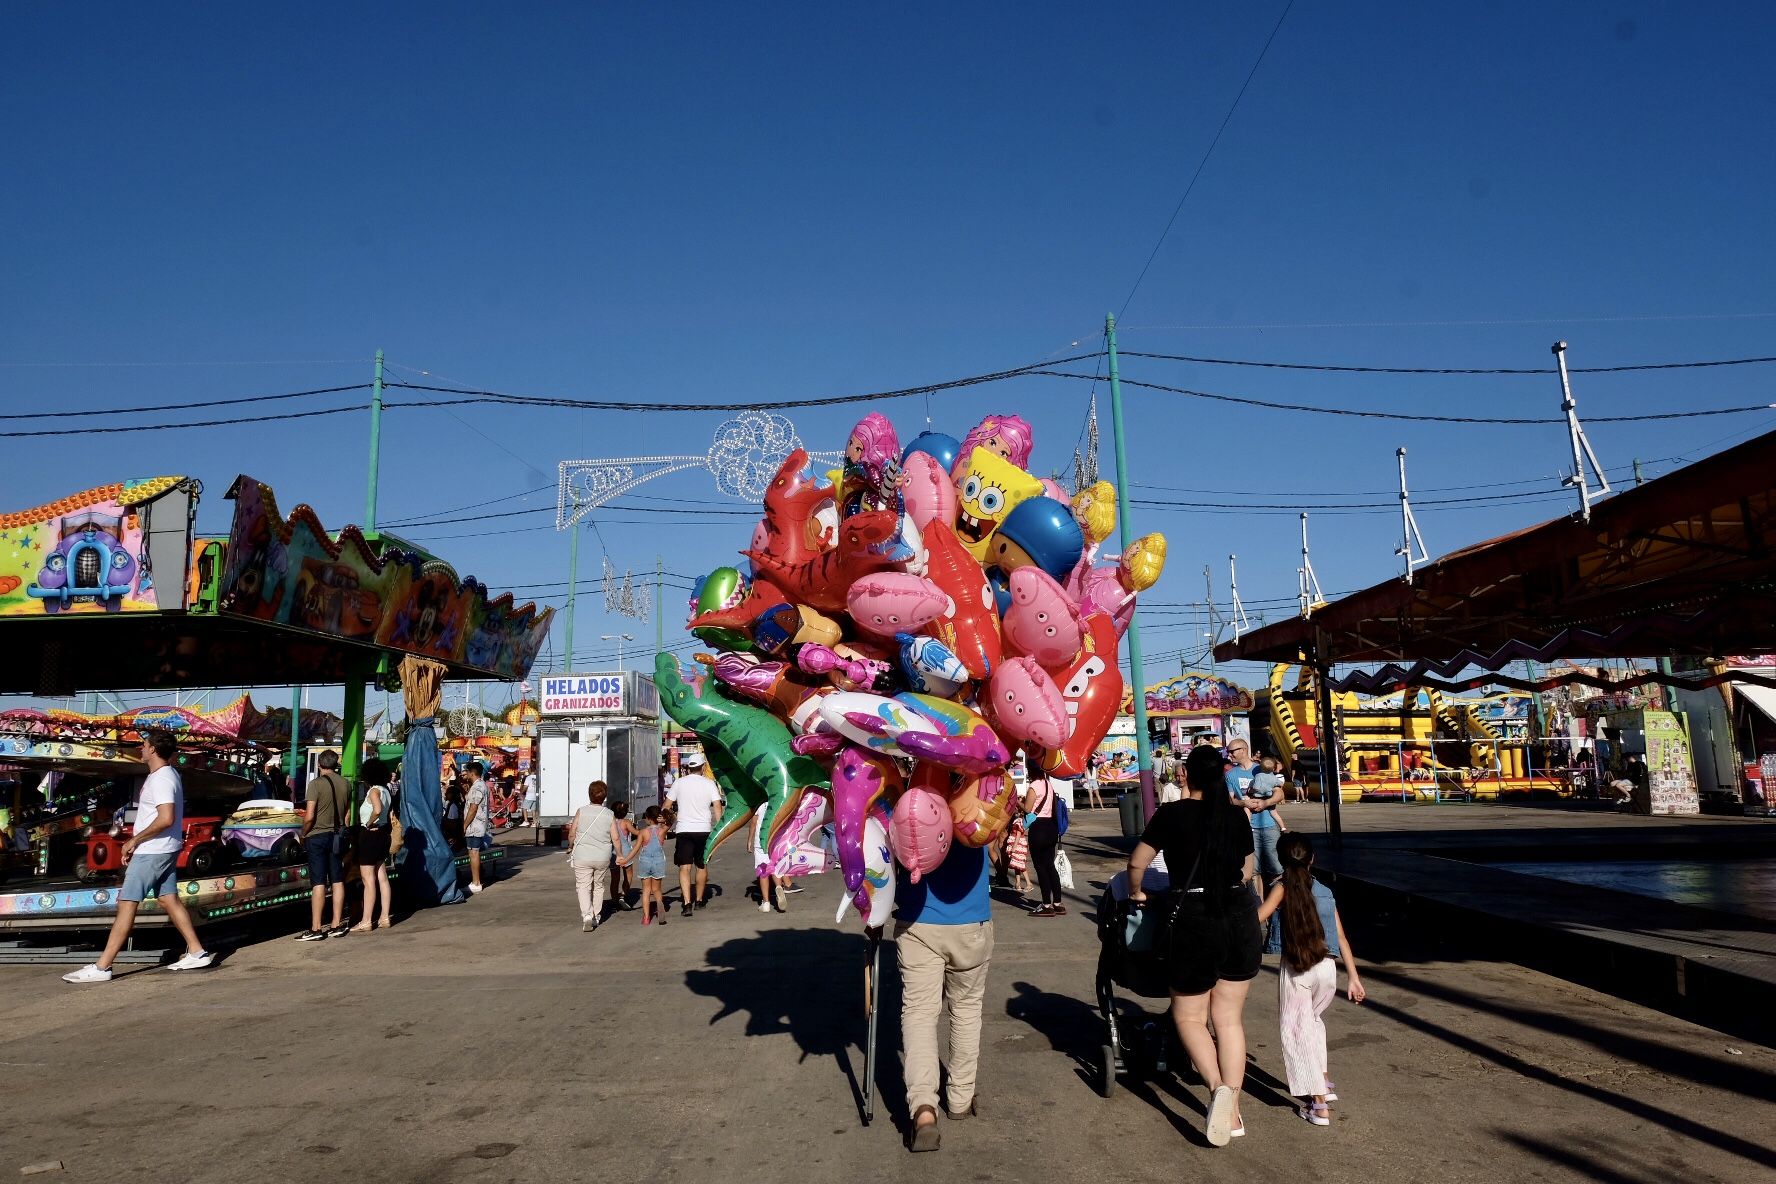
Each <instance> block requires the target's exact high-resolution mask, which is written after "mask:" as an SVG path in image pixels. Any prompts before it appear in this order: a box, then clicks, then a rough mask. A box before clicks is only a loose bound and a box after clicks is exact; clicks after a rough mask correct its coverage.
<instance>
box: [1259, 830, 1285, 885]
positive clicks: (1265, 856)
mask: <svg viewBox="0 0 1776 1184" xmlns="http://www.w3.org/2000/svg"><path fill="white" fill-rule="evenodd" d="M1282 833H1283V832H1282V828H1281V827H1275V826H1254V827H1253V828H1252V852H1253V854H1255V855H1256V856H1257V857H1258V874H1259V875H1260V876H1262V877H1263V878H1264V880H1265V882H1266V883H1268V882H1269V881H1271V880H1274V879H1276V878H1277V877H1278V876H1280V875H1282V874H1283V864H1282V861H1281V860H1279V859H1278V858H1277V839H1278V838H1279V837H1280V836H1281V835H1282Z"/></svg>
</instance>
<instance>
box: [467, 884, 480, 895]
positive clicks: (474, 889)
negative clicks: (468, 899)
mask: <svg viewBox="0 0 1776 1184" xmlns="http://www.w3.org/2000/svg"><path fill="white" fill-rule="evenodd" d="M481 888H482V885H480V884H470V885H469V895H470V896H473V895H475V893H477V892H479V891H481Z"/></svg>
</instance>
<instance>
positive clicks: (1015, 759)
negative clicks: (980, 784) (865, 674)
mask: <svg viewBox="0 0 1776 1184" xmlns="http://www.w3.org/2000/svg"><path fill="white" fill-rule="evenodd" d="M1005 775H1006V776H1007V777H1009V778H1010V779H1011V800H1012V801H1014V802H1017V803H1018V805H1019V807H1020V808H1021V807H1022V805H1023V801H1024V798H1025V796H1026V795H1027V794H1028V793H1029V789H1030V766H1029V763H1028V761H1027V760H1026V759H1025V757H1024V751H1023V749H1021V748H1020V749H1018V751H1017V752H1016V753H1014V754H1013V755H1012V758H1011V765H1010V766H1009V767H1008V768H1007V769H1006V771H1005ZM1010 838H1011V830H1010V828H1009V827H1007V828H1005V829H1003V830H1001V831H1000V832H999V833H998V834H997V835H995V836H994V838H993V873H994V881H995V882H996V883H997V884H998V885H999V886H1000V887H1001V888H1010V887H1012V882H1011V864H1010V855H1009V854H1008V852H1007V850H1006V844H1007V842H1008V841H1009V840H1010Z"/></svg>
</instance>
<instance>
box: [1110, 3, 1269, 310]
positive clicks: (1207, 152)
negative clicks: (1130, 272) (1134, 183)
mask: <svg viewBox="0 0 1776 1184" xmlns="http://www.w3.org/2000/svg"><path fill="white" fill-rule="evenodd" d="M1294 7H1295V0H1289V2H1288V3H1287V4H1285V5H1283V15H1281V16H1279V17H1277V23H1276V26H1275V27H1274V28H1272V29H1271V31H1270V36H1268V37H1266V38H1265V39H1264V48H1262V49H1260V50H1259V51H1258V57H1257V58H1256V59H1255V60H1254V61H1253V62H1252V68H1251V69H1250V70H1248V71H1246V80H1245V81H1244V82H1242V83H1240V88H1239V93H1238V94H1236V95H1234V96H1233V102H1232V103H1231V104H1229V105H1228V108H1227V114H1226V115H1224V116H1222V117H1221V126H1220V127H1218V128H1216V129H1215V137H1214V139H1212V140H1210V141H1209V146H1208V148H1206V149H1204V151H1203V154H1202V159H1201V160H1199V161H1197V162H1196V171H1195V172H1194V173H1192V174H1190V183H1189V184H1188V185H1186V186H1184V196H1182V197H1180V198H1179V199H1178V204H1177V205H1176V206H1174V207H1173V208H1172V216H1171V217H1170V218H1167V219H1166V224H1165V229H1164V230H1162V231H1160V232H1159V241H1158V242H1156V243H1154V244H1153V250H1152V251H1150V252H1148V254H1147V262H1145V263H1143V264H1142V265H1141V274H1140V275H1138V276H1136V277H1135V286H1134V287H1132V288H1130V289H1129V294H1128V299H1126V300H1124V301H1123V302H1122V308H1121V309H1119V310H1118V311H1117V313H1116V319H1117V320H1121V319H1122V314H1123V313H1125V312H1127V311H1128V306H1129V301H1131V300H1133V299H1134V298H1135V293H1136V292H1139V291H1140V290H1141V281H1142V280H1144V279H1146V278H1147V270H1148V268H1150V267H1152V266H1153V261H1154V260H1155V259H1156V258H1158V257H1159V249H1160V248H1161V247H1162V246H1164V245H1165V241H1166V236H1167V235H1169V234H1171V233H1172V224H1173V223H1175V222H1176V221H1177V220H1178V215H1179V214H1181V213H1183V212H1184V203H1185V202H1187V201H1189V200H1190V192H1191V190H1193V189H1195V188H1196V182H1197V180H1198V179H1199V178H1200V177H1201V176H1202V174H1203V169H1205V168H1207V167H1208V163H1209V157H1211V156H1213V155H1214V154H1215V145H1217V144H1219V143H1220V142H1221V133H1222V132H1225V131H1226V130H1227V125H1228V124H1229V123H1231V122H1233V113H1234V112H1235V111H1237V110H1239V105H1240V100H1241V99H1243V98H1245V97H1246V88H1247V87H1249V86H1251V85H1252V79H1253V78H1254V77H1255V76H1256V75H1257V73H1258V67H1259V66H1262V65H1263V64H1264V55H1265V54H1267V53H1269V52H1270V43H1271V42H1273V41H1275V40H1276V35H1277V34H1278V33H1279V32H1281V31H1282V28H1283V22H1284V21H1285V20H1287V19H1289V11H1290V9H1292V8H1294Z"/></svg>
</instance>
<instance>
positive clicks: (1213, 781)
mask: <svg viewBox="0 0 1776 1184" xmlns="http://www.w3.org/2000/svg"><path fill="white" fill-rule="evenodd" d="M1184 782H1185V784H1186V785H1188V786H1189V787H1190V788H1191V789H1193V790H1195V791H1196V792H1198V793H1200V794H1202V802H1203V814H1202V821H1203V848H1202V862H1201V864H1199V865H1198V867H1197V872H1196V881H1195V886H1196V887H1198V888H1201V889H1203V893H1204V895H1205V897H1206V898H1207V900H1208V903H1209V906H1210V907H1211V908H1213V909H1216V910H1219V909H1221V908H1222V907H1223V906H1225V905H1226V903H1227V901H1228V898H1229V896H1230V895H1231V893H1230V891H1229V888H1230V887H1231V886H1230V885H1228V884H1226V883H1223V882H1222V881H1224V880H1225V879H1226V878H1227V877H1226V876H1224V875H1223V874H1222V873H1221V870H1220V869H1222V868H1224V867H1226V866H1227V864H1228V863H1229V862H1230V856H1229V853H1228V841H1227V839H1228V832H1229V831H1232V832H1233V833H1236V834H1237V833H1238V830H1237V826H1245V825H1247V823H1246V821H1245V817H1244V815H1245V811H1244V810H1243V809H1241V808H1240V806H1239V805H1238V804H1237V803H1235V802H1234V800H1233V798H1232V797H1231V796H1230V795H1229V794H1228V792H1227V774H1226V772H1225V771H1224V770H1223V768H1222V766H1221V754H1220V753H1218V752H1216V751H1215V750H1214V749H1213V748H1211V747H1210V746H1209V745H1207V744H1199V745H1197V746H1196V747H1195V748H1193V749H1191V750H1190V755H1189V756H1188V757H1186V758H1185V760H1184ZM1224 811H1226V812H1229V813H1232V812H1237V813H1238V814H1239V815H1240V816H1241V817H1239V818H1237V819H1232V820H1231V821H1230V819H1229V814H1228V813H1224ZM1236 824H1237V825H1236ZM1172 874H1173V875H1174V876H1176V875H1178V874H1180V873H1179V872H1177V871H1174V872H1173V873H1172ZM1183 874H1185V875H1188V874H1189V872H1188V870H1185V871H1184V872H1183ZM1174 886H1175V887H1179V888H1182V887H1184V885H1183V884H1182V883H1178V882H1176V881H1174ZM1238 891H1244V889H1238Z"/></svg>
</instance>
